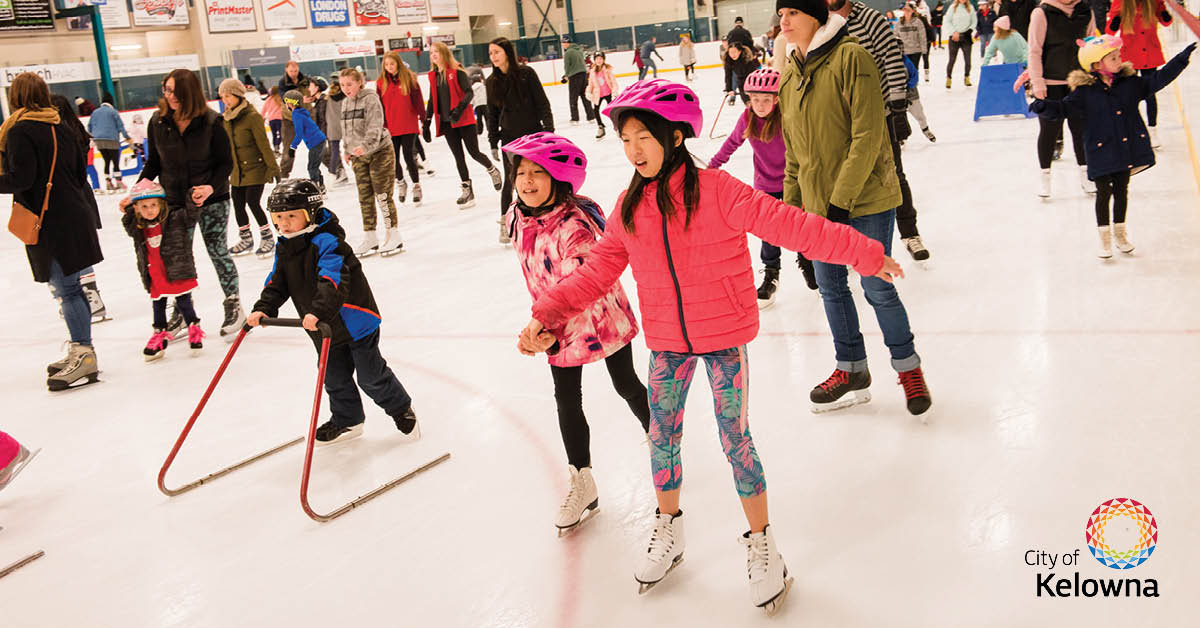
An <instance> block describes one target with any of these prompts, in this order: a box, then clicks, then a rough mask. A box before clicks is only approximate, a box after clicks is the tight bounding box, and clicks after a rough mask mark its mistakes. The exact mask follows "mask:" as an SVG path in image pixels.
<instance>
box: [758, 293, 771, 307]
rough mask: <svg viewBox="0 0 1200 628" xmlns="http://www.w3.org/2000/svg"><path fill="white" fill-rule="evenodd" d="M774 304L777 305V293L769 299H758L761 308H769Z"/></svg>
mask: <svg viewBox="0 0 1200 628" xmlns="http://www.w3.org/2000/svg"><path fill="white" fill-rule="evenodd" d="M772 305H775V295H771V298H769V299H759V300H758V309H760V310H768V309H770V308H771V306H772Z"/></svg>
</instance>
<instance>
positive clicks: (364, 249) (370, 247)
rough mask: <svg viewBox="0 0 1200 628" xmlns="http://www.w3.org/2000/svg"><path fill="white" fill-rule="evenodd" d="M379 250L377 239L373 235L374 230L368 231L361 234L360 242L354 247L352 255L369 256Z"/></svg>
mask: <svg viewBox="0 0 1200 628" xmlns="http://www.w3.org/2000/svg"><path fill="white" fill-rule="evenodd" d="M378 251H379V240H378V239H377V238H376V237H375V232H374V231H369V232H367V234H366V235H365V236H363V240H362V242H359V244H358V246H356V247H354V255H355V256H356V257H369V256H371V255H374V254H375V253H377V252H378Z"/></svg>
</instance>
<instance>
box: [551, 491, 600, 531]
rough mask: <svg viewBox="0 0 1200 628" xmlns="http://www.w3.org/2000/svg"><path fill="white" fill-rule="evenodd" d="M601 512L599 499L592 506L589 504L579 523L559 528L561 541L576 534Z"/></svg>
mask: <svg viewBox="0 0 1200 628" xmlns="http://www.w3.org/2000/svg"><path fill="white" fill-rule="evenodd" d="M599 510H600V499H599V498H597V499H596V500H595V501H593V502H592V503H591V504H588V507H587V508H585V509H584V511H583V514H582V515H580V516H579V521H576V522H575V523H573V524H571V525H569V526H558V538H560V539H561V538H563V537H564V536H567V535H568V534H570V533H572V532H574V531H575V530H576V529H577V528H579V527H580V526H582V525H583V524H585V523H587V522H588V521H591V520H592V517H594V516H595V515H596V513H597V512H598V511H599Z"/></svg>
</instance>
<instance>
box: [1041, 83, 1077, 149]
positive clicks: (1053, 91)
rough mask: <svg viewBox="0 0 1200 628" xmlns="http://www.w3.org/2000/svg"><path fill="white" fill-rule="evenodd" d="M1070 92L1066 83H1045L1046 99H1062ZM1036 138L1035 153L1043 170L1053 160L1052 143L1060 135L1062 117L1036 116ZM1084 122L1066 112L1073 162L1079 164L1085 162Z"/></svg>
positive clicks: (1075, 115)
mask: <svg viewBox="0 0 1200 628" xmlns="http://www.w3.org/2000/svg"><path fill="white" fill-rule="evenodd" d="M1069 93H1071V89H1070V88H1069V87H1067V86H1066V85H1047V86H1046V100H1062V99H1064V98H1066V97H1067V94H1069ZM1038 125H1039V127H1040V128H1039V129H1038V139H1037V153H1038V164H1039V165H1040V166H1041V167H1042V170H1045V169H1047V168H1049V167H1050V162H1052V161H1053V160H1054V144H1055V142H1057V141H1058V138H1060V137H1062V127H1063V121H1062V119H1058V120H1047V119H1046V118H1042V117H1039V118H1038ZM1084 126H1085V123H1084V121H1083V119H1082V118H1081V117H1080V116H1079V115H1078V114H1074V113H1071V112H1070V111H1068V112H1067V127H1069V128H1070V129H1071V143H1072V144H1073V145H1074V148H1075V163H1077V164H1079V165H1081V166H1082V165H1085V164H1087V158H1086V157H1085V156H1084V152H1083V128H1084Z"/></svg>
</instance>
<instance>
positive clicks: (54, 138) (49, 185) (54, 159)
mask: <svg viewBox="0 0 1200 628" xmlns="http://www.w3.org/2000/svg"><path fill="white" fill-rule="evenodd" d="M50 139H51V140H52V141H53V143H54V154H53V156H52V157H51V158H50V177H49V178H48V179H46V197H45V198H43V199H42V212H41V213H40V214H38V224H39V225H40V224H42V217H43V216H45V215H46V209H47V208H49V207H50V188H52V187H54V168H55V167H56V166H57V165H58V133H55V132H54V125H50Z"/></svg>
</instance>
